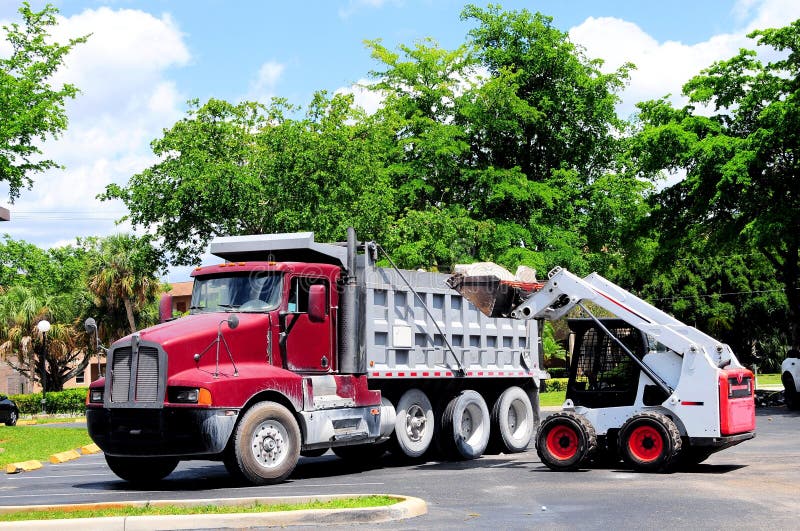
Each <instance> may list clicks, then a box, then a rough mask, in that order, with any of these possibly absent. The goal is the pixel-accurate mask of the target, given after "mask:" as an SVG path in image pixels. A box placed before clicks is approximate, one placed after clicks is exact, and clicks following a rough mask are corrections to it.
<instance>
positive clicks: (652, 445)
mask: <svg viewBox="0 0 800 531" xmlns="http://www.w3.org/2000/svg"><path fill="white" fill-rule="evenodd" d="M628 449H629V450H630V452H631V455H632V456H633V457H635V458H636V459H637V460H639V461H655V460H656V459H658V458H659V457H660V456H661V454H662V453H663V451H664V438H663V437H662V436H661V433H660V432H659V431H658V430H657V429H655V428H654V427H652V426H639V427H637V428H634V429H633V431H632V432H631V434H630V436H629V437H628Z"/></svg>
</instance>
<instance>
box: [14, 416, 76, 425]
mask: <svg viewBox="0 0 800 531" xmlns="http://www.w3.org/2000/svg"><path fill="white" fill-rule="evenodd" d="M30 420H32V421H34V422H35V423H36V424H62V423H65V422H86V417H85V416H80V417H78V416H73V417H51V416H46V417H40V416H36V415H35V416H33V417H32V418H29V419H28V418H25V419H20V421H21V422H24V421H30Z"/></svg>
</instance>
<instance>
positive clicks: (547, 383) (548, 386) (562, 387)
mask: <svg viewBox="0 0 800 531" xmlns="http://www.w3.org/2000/svg"><path fill="white" fill-rule="evenodd" d="M568 381H569V379H568V378H550V379H549V380H544V389H542V391H543V392H545V393H547V392H550V391H562V392H563V391H566V390H567V382H568Z"/></svg>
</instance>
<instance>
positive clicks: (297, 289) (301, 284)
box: [287, 277, 328, 313]
mask: <svg viewBox="0 0 800 531" xmlns="http://www.w3.org/2000/svg"><path fill="white" fill-rule="evenodd" d="M315 284H322V285H323V286H325V294H326V295H327V293H328V281H327V280H326V279H324V278H308V277H294V278H293V279H292V288H291V290H290V291H289V301H288V305H287V310H288V311H290V312H300V313H307V312H308V292H309V289H310V288H311V286H313V285H315ZM326 300H327V296H326Z"/></svg>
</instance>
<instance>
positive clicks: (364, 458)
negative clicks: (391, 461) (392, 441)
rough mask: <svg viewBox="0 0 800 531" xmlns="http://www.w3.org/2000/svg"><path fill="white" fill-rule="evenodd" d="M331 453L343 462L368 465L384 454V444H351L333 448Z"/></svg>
mask: <svg viewBox="0 0 800 531" xmlns="http://www.w3.org/2000/svg"><path fill="white" fill-rule="evenodd" d="M331 450H333V453H334V454H336V456H337V457H339V458H340V459H344V460H345V461H355V462H358V463H363V464H365V465H369V464H371V463H372V462H374V461H377V460H378V459H380V458H381V457H383V454H385V453H386V450H387V448H386V442H380V443H371V444H353V445H350V446H334V447H333V448H331Z"/></svg>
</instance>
